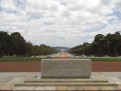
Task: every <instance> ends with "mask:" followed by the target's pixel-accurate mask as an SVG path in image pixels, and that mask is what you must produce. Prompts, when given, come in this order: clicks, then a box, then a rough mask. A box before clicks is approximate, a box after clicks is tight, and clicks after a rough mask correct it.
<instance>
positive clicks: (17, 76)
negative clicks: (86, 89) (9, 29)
mask: <svg viewBox="0 0 121 91" xmlns="http://www.w3.org/2000/svg"><path fill="white" fill-rule="evenodd" d="M39 75H40V72H1V73H0V90H12V89H13V88H14V84H17V83H23V82H24V81H25V80H27V79H28V78H36V76H39ZM92 77H93V79H97V80H101V79H102V80H108V81H109V83H112V84H113V83H116V84H121V72H92ZM24 88H25V87H24ZM28 88H30V89H31V87H28ZM43 88H44V89H46V88H45V87H43ZM49 88H50V89H55V88H54V87H51V86H50V87H49ZM65 88H67V87H65ZM94 88H95V87H94ZM110 88H111V87H110ZM119 88H120V89H121V87H120V86H119ZM20 89H22V88H20ZM32 89H40V87H37V88H35V87H32ZM58 89H59V88H58ZM70 89H71V88H70ZM72 89H73V88H72ZM78 89H79V87H78ZM80 89H81V88H80Z"/></svg>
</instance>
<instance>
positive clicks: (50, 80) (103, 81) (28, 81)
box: [24, 79, 108, 83]
mask: <svg viewBox="0 0 121 91" xmlns="http://www.w3.org/2000/svg"><path fill="white" fill-rule="evenodd" d="M24 83H108V80H92V79H88V80H87V79H83V80H80V79H78V80H76V79H74V80H72V79H70V80H69V79H44V80H27V81H24Z"/></svg>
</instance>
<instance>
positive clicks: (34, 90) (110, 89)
mask: <svg viewBox="0 0 121 91" xmlns="http://www.w3.org/2000/svg"><path fill="white" fill-rule="evenodd" d="M23 90H24V91H28V90H29V91H121V88H119V87H118V86H115V85H105V86H102V85H100V86H99V85H98V86H85V85H84V86H83V85H81V86H80V85H72V86H51V85H50V86H16V87H15V88H14V89H13V91H23Z"/></svg>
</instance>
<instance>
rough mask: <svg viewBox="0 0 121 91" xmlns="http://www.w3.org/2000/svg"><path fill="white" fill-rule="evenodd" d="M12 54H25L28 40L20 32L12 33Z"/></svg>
mask: <svg viewBox="0 0 121 91" xmlns="http://www.w3.org/2000/svg"><path fill="white" fill-rule="evenodd" d="M10 45H11V55H16V56H24V55H25V50H26V41H25V39H24V38H23V37H22V36H21V34H20V33H19V32H14V33H12V34H11V35H10Z"/></svg>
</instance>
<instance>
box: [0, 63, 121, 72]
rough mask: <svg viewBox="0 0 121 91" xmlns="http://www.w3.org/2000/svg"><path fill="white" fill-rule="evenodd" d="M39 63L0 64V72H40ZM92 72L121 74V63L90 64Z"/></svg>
mask: <svg viewBox="0 0 121 91" xmlns="http://www.w3.org/2000/svg"><path fill="white" fill-rule="evenodd" d="M40 71H41V62H0V72H40ZM92 71H93V72H121V62H102V61H93V62H92Z"/></svg>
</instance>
